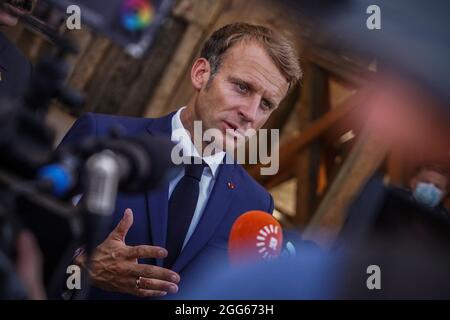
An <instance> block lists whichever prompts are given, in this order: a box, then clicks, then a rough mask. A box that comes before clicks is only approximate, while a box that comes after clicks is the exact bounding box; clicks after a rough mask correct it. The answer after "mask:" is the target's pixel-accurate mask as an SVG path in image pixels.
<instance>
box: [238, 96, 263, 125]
mask: <svg viewBox="0 0 450 320" xmlns="http://www.w3.org/2000/svg"><path fill="white" fill-rule="evenodd" d="M259 104H260V98H254V99H252V100H251V101H249V103H247V104H245V105H242V106H241V107H240V108H239V116H240V117H241V119H242V120H243V121H245V122H246V123H253V122H255V121H256V114H257V112H258V108H259Z"/></svg>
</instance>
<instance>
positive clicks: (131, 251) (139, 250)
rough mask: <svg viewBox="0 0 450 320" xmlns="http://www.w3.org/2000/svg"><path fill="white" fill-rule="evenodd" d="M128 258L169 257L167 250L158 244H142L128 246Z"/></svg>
mask: <svg viewBox="0 0 450 320" xmlns="http://www.w3.org/2000/svg"><path fill="white" fill-rule="evenodd" d="M126 257H127V259H140V258H155V259H163V258H165V257H167V250H166V249H164V248H161V247H156V246H147V245H140V246H134V247H128V248H127V253H126Z"/></svg>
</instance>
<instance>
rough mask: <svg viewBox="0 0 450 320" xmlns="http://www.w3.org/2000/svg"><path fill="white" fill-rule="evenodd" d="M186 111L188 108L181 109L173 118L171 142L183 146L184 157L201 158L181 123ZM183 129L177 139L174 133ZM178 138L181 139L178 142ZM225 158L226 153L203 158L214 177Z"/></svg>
mask: <svg viewBox="0 0 450 320" xmlns="http://www.w3.org/2000/svg"><path fill="white" fill-rule="evenodd" d="M184 109H186V106H184V107H181V108H180V109H179V110H178V111H177V112H176V113H175V114H174V116H173V118H172V135H171V140H172V142H173V143H177V144H178V143H179V144H181V147H182V149H183V156H187V157H199V158H200V155H199V153H198V151H197V149H196V148H195V146H194V144H193V143H192V140H191V138H190V137H189V133H188V131H187V130H186V129H185V128H184V126H183V123H182V122H181V112H182V111H183V110H184ZM179 129H182V130H181V132H182V134H180V135H178V136H177V137H175V135H174V131H175V130H179ZM178 138H180V139H179V140H178ZM224 157H225V152H224V151H219V152H216V153H215V154H213V155H211V156H207V157H202V158H203V161H205V163H206V164H207V165H208V167H209V168H210V169H211V173H212V175H213V177H216V176H217V172H218V169H219V165H220V164H221V163H222V162H223V158H224Z"/></svg>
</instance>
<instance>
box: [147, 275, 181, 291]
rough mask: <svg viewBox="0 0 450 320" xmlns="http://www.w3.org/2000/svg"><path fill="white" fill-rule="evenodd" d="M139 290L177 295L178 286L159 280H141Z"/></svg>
mask: <svg viewBox="0 0 450 320" xmlns="http://www.w3.org/2000/svg"><path fill="white" fill-rule="evenodd" d="M139 279H140V281H139V288H140V289H145V290H156V291H165V292H170V293H177V292H178V286H177V285H176V284H174V283H172V282H168V281H164V280H158V279H149V278H143V277H140V278H139Z"/></svg>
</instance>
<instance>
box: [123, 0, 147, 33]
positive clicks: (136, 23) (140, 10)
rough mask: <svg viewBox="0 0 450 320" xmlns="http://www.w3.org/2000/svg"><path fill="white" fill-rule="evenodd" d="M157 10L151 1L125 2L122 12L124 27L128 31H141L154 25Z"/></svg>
mask: <svg viewBox="0 0 450 320" xmlns="http://www.w3.org/2000/svg"><path fill="white" fill-rule="evenodd" d="M154 16H155V8H154V7H153V5H152V3H151V1H149V0H124V1H123V4H122V10H121V19H122V24H123V27H124V28H125V29H126V30H128V31H133V32H134V31H140V30H143V29H145V28H147V27H148V26H150V24H151V23H152V21H153V19H154Z"/></svg>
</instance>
